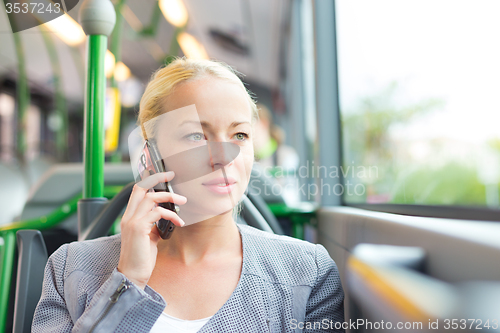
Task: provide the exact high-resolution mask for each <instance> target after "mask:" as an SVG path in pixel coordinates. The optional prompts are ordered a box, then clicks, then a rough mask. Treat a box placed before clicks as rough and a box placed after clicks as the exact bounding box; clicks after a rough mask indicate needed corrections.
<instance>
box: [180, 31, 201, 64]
mask: <svg viewBox="0 0 500 333" xmlns="http://www.w3.org/2000/svg"><path fill="white" fill-rule="evenodd" d="M177 41H178V42H179V46H180V47H181V49H182V52H183V53H184V54H185V55H186V57H188V58H189V59H208V54H207V51H206V50H205V48H204V47H203V45H202V44H201V43H200V42H198V40H196V38H194V37H193V36H191V35H190V34H188V33H187V32H182V33H180V34H179V36H177Z"/></svg>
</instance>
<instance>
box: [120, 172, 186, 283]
mask: <svg viewBox="0 0 500 333" xmlns="http://www.w3.org/2000/svg"><path fill="white" fill-rule="evenodd" d="M173 178H174V173H173V172H172V171H170V172H163V173H157V174H154V175H152V176H149V177H147V178H146V179H144V180H143V181H141V182H139V183H137V184H136V185H135V186H134V189H133V190H132V194H131V195H130V199H129V201H128V205H127V209H126V211H125V214H123V218H122V220H121V223H120V226H121V252H120V261H119V263H118V271H120V272H121V273H123V274H124V275H125V276H126V277H127V278H128V279H129V280H130V281H132V282H133V283H135V284H136V285H137V286H139V287H140V288H142V289H144V288H145V287H146V284H147V283H148V281H149V278H150V277H151V273H152V272H153V269H154V267H155V264H156V255H157V253H158V248H157V245H158V242H159V241H160V239H161V238H160V235H159V233H158V229H157V228H156V225H155V224H154V223H155V222H156V221H158V220H159V219H160V218H164V219H165V220H170V221H172V222H173V223H174V224H175V225H176V226H180V227H182V226H183V225H184V221H182V220H181V218H180V217H179V215H177V214H176V213H174V212H172V211H170V210H168V209H165V208H163V207H160V206H157V207H156V208H155V205H156V204H158V203H162V202H173V203H176V204H178V205H183V204H185V203H186V201H187V199H186V198H185V197H183V196H181V195H178V194H174V193H169V192H151V193H148V190H149V189H150V188H152V187H154V186H155V185H156V184H158V183H160V182H168V181H171V180H172V179H173Z"/></svg>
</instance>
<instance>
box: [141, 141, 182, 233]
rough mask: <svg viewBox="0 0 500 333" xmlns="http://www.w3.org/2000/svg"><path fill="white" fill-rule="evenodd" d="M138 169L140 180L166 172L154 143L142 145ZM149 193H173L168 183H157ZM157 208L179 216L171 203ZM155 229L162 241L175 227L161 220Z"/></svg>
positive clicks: (175, 206) (175, 207)
mask: <svg viewBox="0 0 500 333" xmlns="http://www.w3.org/2000/svg"><path fill="white" fill-rule="evenodd" d="M138 169H139V175H140V177H141V179H145V178H146V177H147V176H150V175H153V174H155V173H158V172H166V170H165V164H164V163H163V159H162V158H161V155H160V154H159V152H158V149H157V148H156V144H155V142H154V141H151V140H146V142H145V143H144V146H143V149H142V152H141V155H140V157H139V165H138ZM150 191H151V192H152V191H154V192H170V193H174V191H173V190H172V187H171V186H170V184H169V183H168V182H161V183H158V184H157V185H156V186H155V187H153V188H152V189H150ZM158 206H160V207H163V208H166V209H169V210H171V211H173V212H175V213H176V214H179V207H178V206H177V205H175V204H174V203H172V202H162V203H160V204H158ZM156 227H157V228H158V233H159V234H160V237H161V238H162V239H169V238H170V236H172V232H173V231H174V229H175V225H174V224H173V223H172V221H169V220H165V219H163V218H162V219H160V220H158V221H157V222H156Z"/></svg>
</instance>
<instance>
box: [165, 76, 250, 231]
mask: <svg viewBox="0 0 500 333" xmlns="http://www.w3.org/2000/svg"><path fill="white" fill-rule="evenodd" d="M165 107H166V110H167V112H166V113H165V114H163V115H162V116H160V117H159V121H158V122H157V127H156V132H157V135H156V138H157V145H158V149H159V151H160V154H161V155H162V157H163V159H164V162H165V167H166V169H167V171H170V170H172V171H174V172H175V178H174V180H173V181H172V182H171V185H172V187H173V190H174V192H176V193H178V194H181V195H184V196H185V197H187V199H188V201H187V203H186V204H185V205H183V206H182V207H181V209H180V216H181V218H182V219H183V220H184V221H185V222H186V224H187V225H189V224H193V223H196V222H200V221H203V220H206V219H208V218H211V217H214V216H217V215H220V214H223V213H226V212H229V211H231V210H232V209H233V207H234V206H235V205H236V204H237V203H238V201H239V199H241V197H242V195H243V193H244V191H245V189H246V187H247V186H248V182H249V180H250V172H251V170H252V164H253V158H254V153H253V143H252V139H253V138H252V123H251V122H252V112H251V109H250V105H249V103H248V99H247V96H246V92H245V91H244V90H243V89H242V88H241V87H240V86H238V85H237V84H235V83H232V82H229V81H226V80H222V79H218V78H212V77H204V78H200V79H197V80H194V81H188V82H185V83H182V84H180V85H179V86H177V87H176V88H175V90H174V92H173V93H172V94H171V95H170V96H169V97H168V98H167V100H166V101H165Z"/></svg>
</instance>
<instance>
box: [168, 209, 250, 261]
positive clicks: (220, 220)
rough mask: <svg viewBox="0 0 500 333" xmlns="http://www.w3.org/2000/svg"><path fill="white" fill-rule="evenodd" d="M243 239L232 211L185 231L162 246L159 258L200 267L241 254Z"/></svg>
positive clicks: (178, 231) (182, 230)
mask: <svg viewBox="0 0 500 333" xmlns="http://www.w3.org/2000/svg"><path fill="white" fill-rule="evenodd" d="M241 253H242V249H241V238H240V233H239V231H238V227H237V226H236V223H235V222H234V220H233V217H232V211H230V212H228V213H225V214H222V215H218V216H215V217H213V218H210V219H208V220H205V221H202V222H198V223H195V224H192V225H189V226H186V227H183V228H179V227H177V228H175V230H174V232H173V233H172V237H171V238H170V239H168V240H164V241H161V242H160V243H159V244H158V259H160V260H161V258H162V257H163V258H165V259H167V258H168V260H175V261H179V262H182V263H183V264H186V265H191V264H197V263H199V262H201V261H204V260H210V259H212V258H216V257H220V256H221V255H228V254H229V255H235V254H241Z"/></svg>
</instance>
